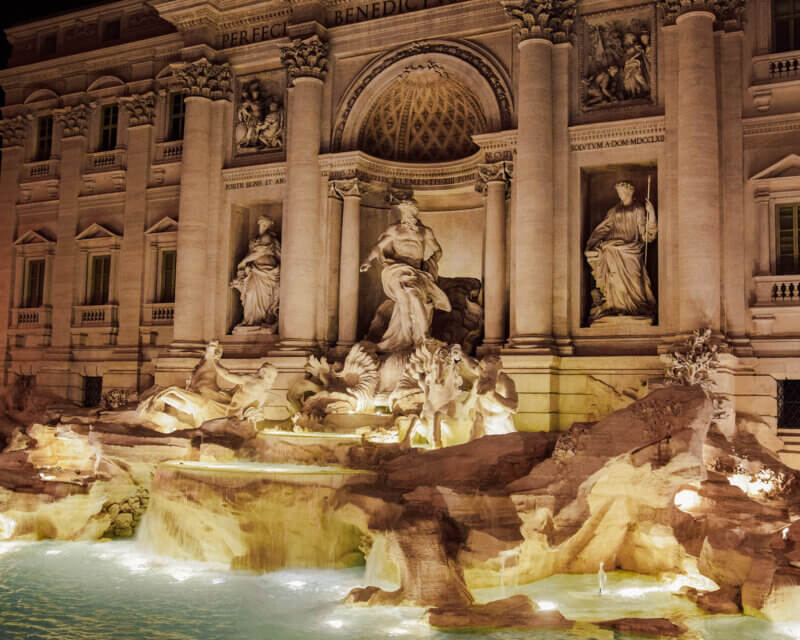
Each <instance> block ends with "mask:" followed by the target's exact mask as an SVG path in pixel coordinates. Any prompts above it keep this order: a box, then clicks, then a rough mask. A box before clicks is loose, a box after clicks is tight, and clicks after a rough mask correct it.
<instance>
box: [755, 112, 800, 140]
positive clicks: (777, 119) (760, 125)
mask: <svg viewBox="0 0 800 640" xmlns="http://www.w3.org/2000/svg"><path fill="white" fill-rule="evenodd" d="M742 129H743V134H744V135H745V136H757V135H766V134H771V133H782V134H786V133H792V132H795V131H800V116H798V115H797V114H785V115H784V114H781V115H777V116H757V117H755V118H744V119H743V120H742Z"/></svg>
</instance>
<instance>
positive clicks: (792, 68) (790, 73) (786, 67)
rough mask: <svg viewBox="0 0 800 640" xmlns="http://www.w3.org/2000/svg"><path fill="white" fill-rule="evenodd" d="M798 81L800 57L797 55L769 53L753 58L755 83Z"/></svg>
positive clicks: (799, 76)
mask: <svg viewBox="0 0 800 640" xmlns="http://www.w3.org/2000/svg"><path fill="white" fill-rule="evenodd" d="M798 79H800V55H798V54H797V53H785V52H784V53H769V54H767V55H763V56H755V57H754V58H753V81H754V82H755V83H770V82H782V81H784V80H798Z"/></svg>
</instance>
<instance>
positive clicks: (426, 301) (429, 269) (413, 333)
mask: <svg viewBox="0 0 800 640" xmlns="http://www.w3.org/2000/svg"><path fill="white" fill-rule="evenodd" d="M394 208H395V209H397V211H398V212H399V213H400V222H396V223H395V224H393V225H391V226H390V227H389V228H388V229H386V231H384V232H383V233H382V234H381V235H380V237H379V238H378V242H377V243H376V245H375V246H374V247H373V248H372V250H371V251H370V252H369V255H368V256H367V258H366V260H364V263H363V264H362V265H361V271H362V272H365V271H368V270H369V269H370V268H371V267H372V263H373V262H376V261H377V262H378V264H380V265H382V266H383V272H382V273H381V282H382V284H383V290H384V292H385V293H386V295H387V296H388V297H389V298H390V299H391V300H392V301H393V302H394V309H393V310H392V316H391V318H390V320H389V326H388V327H387V329H386V331H385V332H384V334H383V338H382V340H381V341H380V342H379V343H378V349H379V350H381V351H389V352H392V351H399V350H402V349H408V348H410V347H413V346H415V345H417V344H420V343H421V342H422V341H424V340H425V338H426V337H428V336H429V335H430V326H431V321H432V319H433V310H434V309H441V310H442V311H450V310H451V305H450V300H449V299H448V298H447V295H446V294H445V293H444V291H442V290H441V289H440V288H439V286H438V285H437V284H436V280H437V278H438V275H439V258H441V256H442V247H441V246H440V245H439V242H438V241H437V240H436V237H435V236H434V235H433V230H431V229H430V228H429V227H427V226H425V225H424V224H422V222H420V221H419V217H418V216H419V208H418V206H417V202H416V200H414V199H413V198H411V197H404V198H403V199H400V200H399V201H398V202H397V204H395V205H394Z"/></svg>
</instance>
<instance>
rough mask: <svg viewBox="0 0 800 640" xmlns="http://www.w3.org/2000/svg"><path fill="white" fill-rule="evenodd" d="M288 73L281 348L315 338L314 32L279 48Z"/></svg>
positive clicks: (318, 116)
mask: <svg viewBox="0 0 800 640" xmlns="http://www.w3.org/2000/svg"><path fill="white" fill-rule="evenodd" d="M281 60H282V62H283V64H284V65H285V66H286V68H287V70H288V73H289V86H290V88H289V108H288V123H287V124H288V135H287V141H286V200H285V201H284V210H283V232H282V237H281V243H282V247H281V253H282V257H281V292H280V296H281V310H280V315H279V319H278V327H279V333H280V339H281V341H280V347H281V348H282V349H287V350H293V349H301V350H302V349H309V348H311V347H314V346H315V344H316V335H315V334H316V313H317V309H316V304H315V301H316V291H317V286H318V284H319V283H318V282H317V280H318V278H317V274H318V268H317V266H318V260H319V256H320V253H321V251H320V247H321V240H320V235H319V227H320V224H319V220H320V205H321V202H320V168H319V147H320V136H321V126H322V87H323V83H324V80H325V73H326V71H327V45H326V44H325V43H324V42H322V41H321V40H320V39H319V37H318V36H316V35H315V36H311V37H310V38H306V39H299V38H298V39H295V40H294V41H293V42H292V44H291V46H289V47H282V48H281Z"/></svg>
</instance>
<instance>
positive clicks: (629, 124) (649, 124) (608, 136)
mask: <svg viewBox="0 0 800 640" xmlns="http://www.w3.org/2000/svg"><path fill="white" fill-rule="evenodd" d="M665 131H666V128H665V124H664V116H655V117H652V118H634V119H631V120H620V121H619V122H615V123H608V122H602V123H598V124H582V125H575V126H572V127H570V128H569V148H570V151H595V150H598V149H614V148H616V147H627V146H632V145H639V144H653V143H661V142H664V133H665Z"/></svg>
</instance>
